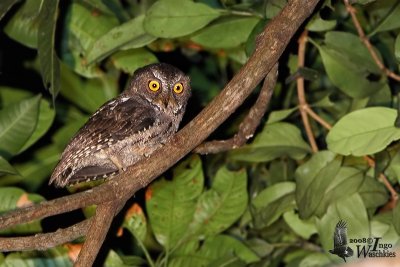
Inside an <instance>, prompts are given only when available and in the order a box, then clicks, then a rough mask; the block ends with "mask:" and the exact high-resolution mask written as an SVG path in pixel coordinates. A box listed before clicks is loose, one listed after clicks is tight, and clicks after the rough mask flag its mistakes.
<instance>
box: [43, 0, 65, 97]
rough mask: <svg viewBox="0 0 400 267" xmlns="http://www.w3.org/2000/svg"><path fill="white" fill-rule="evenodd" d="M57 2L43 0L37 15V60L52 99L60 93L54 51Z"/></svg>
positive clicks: (56, 0) (58, 63) (58, 72)
mask: <svg viewBox="0 0 400 267" xmlns="http://www.w3.org/2000/svg"><path fill="white" fill-rule="evenodd" d="M57 15H58V0H43V1H42V4H41V9H40V13H39V18H38V19H39V26H38V58H39V63H40V72H41V74H42V79H43V84H44V86H45V87H46V88H47V89H48V90H49V92H50V93H51V95H52V97H53V102H54V100H55V98H56V96H57V94H58V92H59V91H60V62H59V59H58V57H57V54H56V51H55V41H56V40H55V39H56V25H57Z"/></svg>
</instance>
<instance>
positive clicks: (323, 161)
mask: <svg viewBox="0 0 400 267" xmlns="http://www.w3.org/2000/svg"><path fill="white" fill-rule="evenodd" d="M340 165H341V158H337V157H336V155H335V154H334V153H332V152H329V151H322V152H318V153H315V154H314V155H313V156H312V157H311V159H310V160H309V161H307V162H306V163H304V164H302V165H300V166H299V167H298V168H297V170H296V174H295V175H296V182H297V190H296V201H297V205H298V208H299V214H300V218H301V219H308V218H310V217H311V216H312V215H314V214H315V213H316V212H317V209H318V206H319V205H320V204H321V201H323V199H324V197H325V194H326V192H327V191H328V190H329V187H330V186H331V183H332V181H333V180H334V178H335V177H336V175H337V173H338V172H339V170H340Z"/></svg>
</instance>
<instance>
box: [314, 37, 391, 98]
mask: <svg viewBox="0 0 400 267" xmlns="http://www.w3.org/2000/svg"><path fill="white" fill-rule="evenodd" d="M313 43H314V44H315V45H316V46H317V48H318V50H319V53H320V55H321V58H322V62H323V64H324V67H325V70H326V72H327V75H328V77H329V79H330V80H331V82H332V83H333V84H334V85H335V86H337V87H338V88H339V89H340V90H341V91H343V92H344V93H345V94H347V95H349V96H350V97H353V98H363V97H366V96H370V95H372V94H373V93H376V92H377V91H379V90H380V89H382V88H383V87H384V86H385V84H386V78H385V77H384V76H382V77H381V80H379V81H372V80H369V77H370V76H373V75H374V76H377V77H380V76H381V72H380V70H379V68H378V67H377V66H376V64H375V63H374V62H373V61H372V59H371V56H370V54H369V52H368V50H367V49H366V48H365V46H364V45H363V44H362V43H361V41H360V39H359V38H358V36H356V35H353V34H350V33H345V32H329V33H327V34H326V35H325V45H322V46H320V45H317V44H316V43H315V42H313Z"/></svg>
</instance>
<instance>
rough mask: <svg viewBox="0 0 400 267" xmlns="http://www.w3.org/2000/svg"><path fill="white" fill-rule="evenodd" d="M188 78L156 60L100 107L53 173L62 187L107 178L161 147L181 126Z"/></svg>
mask: <svg viewBox="0 0 400 267" xmlns="http://www.w3.org/2000/svg"><path fill="white" fill-rule="evenodd" d="M189 83H190V80H189V77H188V76H186V75H185V74H184V73H183V72H181V71H180V70H178V69H177V68H175V67H173V66H171V65H168V64H165V63H159V64H152V65H148V66H146V67H143V68H141V69H138V70H137V71H135V73H134V74H133V78H132V81H131V83H130V86H129V87H128V88H127V89H126V90H125V91H124V92H122V93H121V94H120V95H119V96H118V97H117V98H115V99H112V100H110V101H108V102H107V103H105V104H104V105H103V106H102V107H100V108H99V109H98V110H97V111H96V112H95V113H94V114H93V115H92V116H91V117H90V118H89V120H88V122H87V123H86V124H85V125H84V126H83V127H82V128H81V129H80V130H79V131H78V133H77V134H76V135H75V136H74V137H73V138H72V139H71V141H70V143H69V144H68V145H67V147H66V148H65V150H64V152H63V154H62V156H61V160H60V162H59V163H58V165H57V166H56V168H55V170H54V172H53V174H52V175H51V178H50V182H49V183H50V184H51V183H54V184H55V185H56V186H58V187H63V186H66V185H71V184H75V183H79V182H84V181H92V180H96V179H102V178H107V177H110V176H113V175H116V174H118V173H119V172H121V171H124V170H125V169H126V168H127V167H128V166H131V165H133V164H135V163H136V162H137V161H139V160H140V159H142V158H143V157H146V156H149V155H150V154H151V153H153V152H154V150H156V149H157V148H158V147H160V146H161V145H162V144H163V143H164V142H165V141H166V140H167V139H168V138H169V137H170V136H171V135H172V134H174V133H175V132H176V131H177V130H178V127H179V123H180V122H181V120H182V116H183V114H184V112H185V108H186V104H187V100H188V98H189V97H190V93H191V92H190V91H191V88H190V84H189Z"/></svg>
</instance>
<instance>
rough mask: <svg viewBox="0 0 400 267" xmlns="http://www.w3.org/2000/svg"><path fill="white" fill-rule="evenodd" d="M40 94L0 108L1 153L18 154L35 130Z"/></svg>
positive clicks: (7, 154)
mask: <svg viewBox="0 0 400 267" xmlns="http://www.w3.org/2000/svg"><path fill="white" fill-rule="evenodd" d="M39 105H40V96H35V97H33V98H30V99H27V100H23V101H20V102H18V103H16V104H11V105H8V106H6V107H5V108H4V109H2V110H0V153H2V154H3V156H6V157H9V156H12V155H16V154H18V152H19V151H20V150H21V148H22V147H23V146H24V145H25V143H26V142H27V141H28V139H29V138H30V136H31V135H32V133H33V132H34V130H35V128H36V124H37V120H38V114H39Z"/></svg>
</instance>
